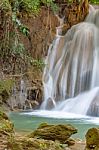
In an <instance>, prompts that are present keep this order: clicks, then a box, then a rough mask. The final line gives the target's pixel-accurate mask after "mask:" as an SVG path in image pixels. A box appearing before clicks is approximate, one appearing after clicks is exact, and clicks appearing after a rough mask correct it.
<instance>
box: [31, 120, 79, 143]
mask: <svg viewBox="0 0 99 150" xmlns="http://www.w3.org/2000/svg"><path fill="white" fill-rule="evenodd" d="M75 133H77V129H76V128H74V127H73V126H72V125H62V124H58V125H48V124H47V123H45V124H44V123H43V124H41V125H40V126H39V127H38V128H37V129H36V130H35V131H34V132H32V133H31V134H30V135H29V137H31V138H34V137H37V138H41V139H46V140H52V141H56V140H57V141H59V142H60V143H66V141H67V140H68V139H69V137H70V136H71V135H72V134H75Z"/></svg>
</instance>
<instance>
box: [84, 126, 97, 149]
mask: <svg viewBox="0 0 99 150" xmlns="http://www.w3.org/2000/svg"><path fill="white" fill-rule="evenodd" d="M91 149H93V150H99V128H91V129H89V130H88V132H87V133H86V148H85V150H91Z"/></svg>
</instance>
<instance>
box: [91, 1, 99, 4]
mask: <svg viewBox="0 0 99 150" xmlns="http://www.w3.org/2000/svg"><path fill="white" fill-rule="evenodd" d="M89 2H90V3H93V4H99V0H89Z"/></svg>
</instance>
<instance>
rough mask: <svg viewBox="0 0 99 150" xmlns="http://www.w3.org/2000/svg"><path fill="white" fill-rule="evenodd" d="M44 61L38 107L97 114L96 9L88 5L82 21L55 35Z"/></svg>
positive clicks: (98, 47) (98, 14)
mask: <svg viewBox="0 0 99 150" xmlns="http://www.w3.org/2000/svg"><path fill="white" fill-rule="evenodd" d="M61 26H62V24H61ZM58 29H59V30H60V27H59V28H57V30H58ZM57 33H60V32H58V31H57ZM45 63H46V66H45V69H44V74H43V84H44V102H43V103H42V105H41V109H48V108H49V106H50V105H51V107H50V108H52V107H53V109H54V110H59V111H65V112H71V113H79V114H88V113H89V114H90V115H94V114H95V115H99V114H98V113H99V112H98V111H99V107H98V109H97V110H96V109H95V108H96V106H98V105H99V99H98V98H97V96H98V97H99V67H98V64H99V10H98V9H97V10H94V9H92V8H91V11H90V13H89V15H88V16H87V18H86V20H85V22H83V23H79V24H77V25H74V26H73V27H72V28H71V29H70V30H69V31H68V32H67V33H66V35H64V36H61V35H59V34H57V35H56V38H55V40H54V41H53V43H52V44H51V46H50V48H49V51H48V56H47V59H46V62H45ZM92 104H94V106H95V107H94V108H93V107H92ZM91 108H92V109H91Z"/></svg>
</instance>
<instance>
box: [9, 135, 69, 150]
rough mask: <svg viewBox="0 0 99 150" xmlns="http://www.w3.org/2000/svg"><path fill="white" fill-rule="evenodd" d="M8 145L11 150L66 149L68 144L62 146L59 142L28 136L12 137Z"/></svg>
mask: <svg viewBox="0 0 99 150" xmlns="http://www.w3.org/2000/svg"><path fill="white" fill-rule="evenodd" d="M8 147H9V148H10V149H11V150H66V149H65V148H66V146H65V147H64V148H62V147H61V145H60V143H58V142H53V141H50V140H44V139H36V138H28V137H18V138H15V139H10V140H9V144H8Z"/></svg>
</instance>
